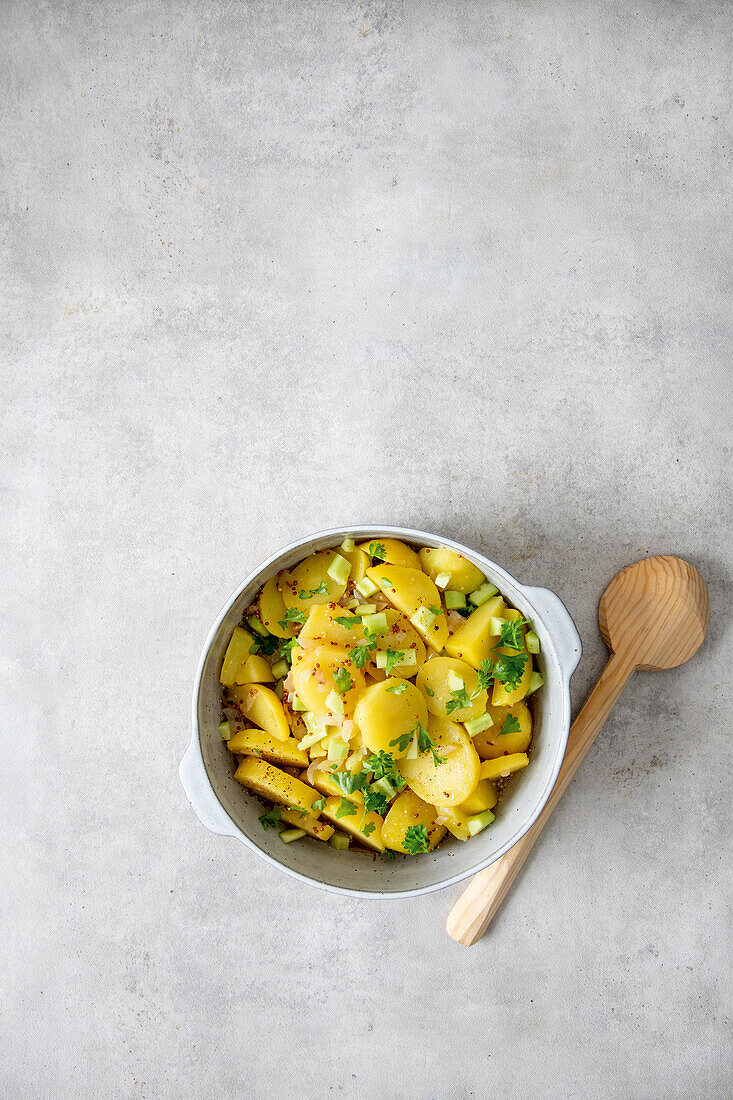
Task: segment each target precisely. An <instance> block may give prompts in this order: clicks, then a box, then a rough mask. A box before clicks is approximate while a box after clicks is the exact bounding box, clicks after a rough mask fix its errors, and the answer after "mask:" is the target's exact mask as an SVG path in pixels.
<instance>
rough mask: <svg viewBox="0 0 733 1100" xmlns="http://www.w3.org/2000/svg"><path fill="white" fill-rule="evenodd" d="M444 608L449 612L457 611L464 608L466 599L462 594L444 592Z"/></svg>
mask: <svg viewBox="0 0 733 1100" xmlns="http://www.w3.org/2000/svg"><path fill="white" fill-rule="evenodd" d="M445 606H446V607H447V608H448V610H449V611H457V610H458V608H459V607H465V606H466V597H465V596H464V595H463V593H462V592H452V591H449V592H446V594H445Z"/></svg>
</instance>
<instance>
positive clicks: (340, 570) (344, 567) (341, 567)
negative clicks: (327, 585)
mask: <svg viewBox="0 0 733 1100" xmlns="http://www.w3.org/2000/svg"><path fill="white" fill-rule="evenodd" d="M327 572H328V575H329V577H330V578H331V580H332V581H336V584H346V582H347V580H348V579H349V574H350V573H351V562H350V561H349V560H348V558H342V557H341V555H340V554H336V556H335V557H334V559H333V561H332V562H331V564H330V565H329V567H328V570H327Z"/></svg>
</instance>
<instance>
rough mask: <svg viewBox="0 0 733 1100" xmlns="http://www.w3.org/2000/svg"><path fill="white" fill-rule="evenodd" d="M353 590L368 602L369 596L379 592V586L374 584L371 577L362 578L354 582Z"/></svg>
mask: <svg viewBox="0 0 733 1100" xmlns="http://www.w3.org/2000/svg"><path fill="white" fill-rule="evenodd" d="M354 588H355V589H356V591H357V592H358V593H359V595H360V596H363V598H364V599H365V600H368V599H369V597H370V596H373V595H374V593H375V592H378V591H379V585H378V584H375V583H374V581H373V580H372V578H371V577H362V578H361V580H360V581H357V582H356V584H355V585H354Z"/></svg>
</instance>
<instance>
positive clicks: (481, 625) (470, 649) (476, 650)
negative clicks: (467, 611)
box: [445, 596, 505, 668]
mask: <svg viewBox="0 0 733 1100" xmlns="http://www.w3.org/2000/svg"><path fill="white" fill-rule="evenodd" d="M504 617H505V616H504V600H503V599H502V597H501V596H492V597H491V599H490V600H487V601H486V603H484V604H482V605H481V607H477V608H476V610H475V611H474V612H473V613H472V614H471V615H469V617H468V618H467V619H466V621H465V623H463V625H462V626H459V627H458V630H456V631H455V633H453V634H451V636H450V638H448V640H447V641H446V643H445V651H446V653H448V654H449V655H450V656H451V657H460V658H461V659H462V660H464V661H468V663H469V665H473V667H474V668H481V662H482V661H485V660H486V659H487V657H495V656H496V654H495V653H493V652H492V647H493V646H495V645H496V643H497V640H498V637H499V635H498V634H496V633H492V631H491V620H492V618H504Z"/></svg>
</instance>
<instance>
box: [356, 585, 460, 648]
mask: <svg viewBox="0 0 733 1100" xmlns="http://www.w3.org/2000/svg"><path fill="white" fill-rule="evenodd" d="M367 576H368V577H369V578H370V580H372V581H374V583H375V584H376V585H378V586H379V588H380V589H381V590H382V592H383V593H384V595H385V596H386V597H387V599H388V600H389V602H390V603H391V604H392V605H393V606H394V607H396V608H397V610H398V611H401V612H402V613H403V615H406V616H407V618H408V619H410V620H412V619H413V617H414V616H415V615H417V613H418V612H419V611H421V609H422V608H427V609H428V610H430V609H431V608H432V609H435V610H436V611H437V610H439V609H441V608H442V604H441V602H440V601H441V598H440V593H439V592H438V589H437V588H436V587H435V585H434V584H433V582H432V581H431V580H430V577H428V576H426V575H425V573H423V571H422V569H411V568H409V567H408V566H404V565H388V564H384V563H380V564H379V565H377V566H374V567H372V568H371V569H367ZM413 625H414V626H417V629H418V630H419V632H420V634H421V635H422V637H423V638H424V639H425V641H426V642H427V643H428V645H429V646H430V648H431V649H434V650H435V652H436V653H440V651H441V650H442V648H443V646H444V645H445V643H446V641H447V639H448V622H447V620H446V617H445V613H444V612H443V611H442V610H439V614H438V615H437V616H436V617H435V618H433V619H431V622H430V626H429V627H428V628H427V629H422V628H421V627H420V626H418V624H417V623H413Z"/></svg>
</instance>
